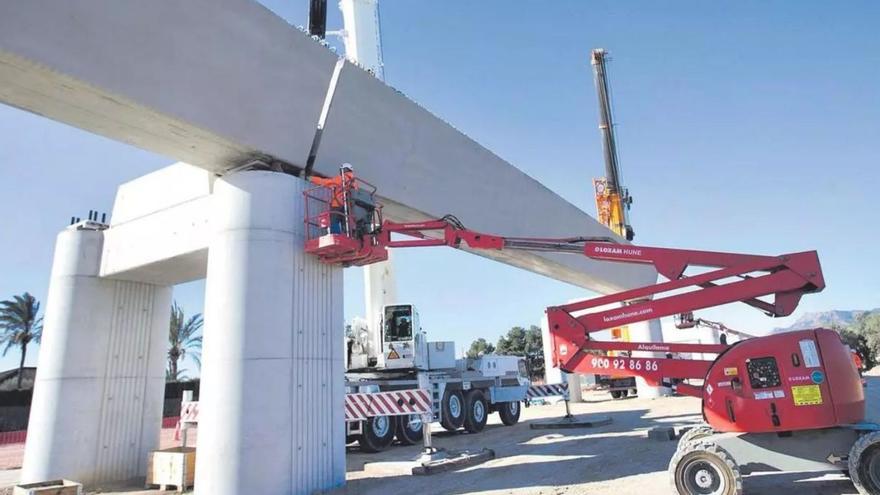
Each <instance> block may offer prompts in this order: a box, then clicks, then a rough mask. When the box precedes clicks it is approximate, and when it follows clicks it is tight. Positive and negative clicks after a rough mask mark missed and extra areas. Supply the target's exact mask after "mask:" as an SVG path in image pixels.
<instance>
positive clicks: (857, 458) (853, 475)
mask: <svg viewBox="0 0 880 495" xmlns="http://www.w3.org/2000/svg"><path fill="white" fill-rule="evenodd" d="M878 443H880V431H874V432H871V433H867V434H865V435H862V436H860V437H859V439H858V440H856V443H854V444H853V446H852V448H850V450H849V461H848V463H849V476H850V479H851V480H852V482H853V485H855V487H856V490H858V492H859V494H860V495H878V494H880V487H876V486H871V481H870V480H863V479H862V474H861V472H860V470H859V464H860V463H861V461H862V456H863V455H864V453H865V451H866V450H867V449H868V448H869V447H871V446H873V445H877V444H878ZM875 455H880V454H875Z"/></svg>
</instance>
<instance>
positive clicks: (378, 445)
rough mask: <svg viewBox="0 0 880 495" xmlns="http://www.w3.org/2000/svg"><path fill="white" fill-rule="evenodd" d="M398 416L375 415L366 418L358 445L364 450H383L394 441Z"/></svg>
mask: <svg viewBox="0 0 880 495" xmlns="http://www.w3.org/2000/svg"><path fill="white" fill-rule="evenodd" d="M396 424H397V416H373V417H372V418H368V419H366V420H364V424H363V430H362V431H363V433H362V434H361V436H360V437H359V438H358V445H360V447H361V450H363V451H364V452H371V453H372V452H382V451H383V450H385V449H387V448H388V447H390V446H391V442H393V441H394V430H395V425H396Z"/></svg>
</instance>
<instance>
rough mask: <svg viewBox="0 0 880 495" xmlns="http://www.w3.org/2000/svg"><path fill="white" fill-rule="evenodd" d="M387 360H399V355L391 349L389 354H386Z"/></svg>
mask: <svg viewBox="0 0 880 495" xmlns="http://www.w3.org/2000/svg"><path fill="white" fill-rule="evenodd" d="M388 359H400V354H398V353H397V351H395V350H394V349H391V352H389V353H388Z"/></svg>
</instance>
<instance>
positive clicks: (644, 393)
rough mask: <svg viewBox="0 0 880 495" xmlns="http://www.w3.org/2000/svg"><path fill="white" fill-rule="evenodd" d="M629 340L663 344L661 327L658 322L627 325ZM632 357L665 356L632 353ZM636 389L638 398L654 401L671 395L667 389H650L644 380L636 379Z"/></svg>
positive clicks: (651, 353)
mask: <svg viewBox="0 0 880 495" xmlns="http://www.w3.org/2000/svg"><path fill="white" fill-rule="evenodd" d="M629 338H630V340H631V341H632V342H663V327H662V326H661V325H660V320H656V319H655V320H650V321H641V322H638V323H630V324H629ZM633 356H634V357H643V358H662V357H665V355H664V354H663V353H662V352H648V351H634V352H633ZM636 388H637V389H638V391H639V397H641V398H649V399H655V398H657V397H665V396H668V395H671V394H672V391H671V390H669V388H668V387H652V386H650V385H648V383H647V382H646V381H645V379H644V378H641V377H638V376H637V377H636Z"/></svg>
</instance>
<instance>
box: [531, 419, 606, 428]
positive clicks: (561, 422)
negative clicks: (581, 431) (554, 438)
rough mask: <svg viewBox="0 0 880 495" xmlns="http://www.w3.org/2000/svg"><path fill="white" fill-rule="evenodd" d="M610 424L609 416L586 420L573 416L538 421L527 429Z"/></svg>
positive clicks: (593, 426)
mask: <svg viewBox="0 0 880 495" xmlns="http://www.w3.org/2000/svg"><path fill="white" fill-rule="evenodd" d="M611 423H612V420H611V417H610V416H593V417H587V418H578V417H575V416H565V417H563V418H561V419H557V420H550V421H538V422H535V423H531V424H529V428H531V429H533V430H556V429H567V428H595V427H598V426H605V425H610V424H611Z"/></svg>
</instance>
